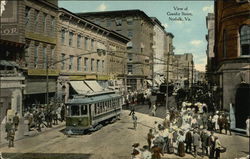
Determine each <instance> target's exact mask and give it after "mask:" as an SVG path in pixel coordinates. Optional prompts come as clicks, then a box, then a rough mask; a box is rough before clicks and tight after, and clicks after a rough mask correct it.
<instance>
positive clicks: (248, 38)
mask: <svg viewBox="0 0 250 159" xmlns="http://www.w3.org/2000/svg"><path fill="white" fill-rule="evenodd" d="M240 54H241V55H242V56H249V55H250V26H248V25H243V26H242V27H241V28H240Z"/></svg>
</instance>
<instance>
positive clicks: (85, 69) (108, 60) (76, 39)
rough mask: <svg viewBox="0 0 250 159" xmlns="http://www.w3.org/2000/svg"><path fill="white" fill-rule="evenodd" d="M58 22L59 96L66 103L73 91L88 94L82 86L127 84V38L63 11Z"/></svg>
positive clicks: (60, 10) (61, 9)
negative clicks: (111, 82) (110, 82)
mask: <svg viewBox="0 0 250 159" xmlns="http://www.w3.org/2000/svg"><path fill="white" fill-rule="evenodd" d="M58 19H59V22H58V36H57V37H58V39H57V52H58V58H57V61H59V62H57V63H58V64H57V68H58V69H60V76H59V78H58V97H60V98H61V97H62V98H65V99H64V100H65V101H66V100H67V99H68V98H69V95H71V94H72V93H73V92H72V90H77V89H81V88H83V90H81V91H82V92H83V91H87V90H84V86H83V85H85V84H87V86H90V87H91V86H92V90H93V91H95V88H94V87H97V85H98V84H100V85H102V87H107V86H108V80H111V81H117V82H118V81H120V82H122V83H123V85H126V79H125V78H126V76H125V75H126V73H127V72H126V65H127V61H126V57H127V52H126V49H127V43H128V42H129V41H130V39H128V38H127V37H125V36H123V35H121V34H119V33H117V32H114V31H111V30H108V29H106V28H103V27H101V26H100V25H97V24H95V23H93V22H91V21H89V20H86V19H85V18H81V17H79V16H78V15H76V14H74V13H72V12H70V11H68V10H66V9H63V8H60V9H59V16H58ZM83 80H84V81H85V82H83ZM90 80H91V81H90ZM91 83H92V84H91ZM94 83H95V85H93V84H94ZM118 83H119V82H118ZM81 85H82V86H81ZM72 88H73V89H72ZM85 88H86V86H85ZM78 91H79V90H78ZM96 91H97V90H96Z"/></svg>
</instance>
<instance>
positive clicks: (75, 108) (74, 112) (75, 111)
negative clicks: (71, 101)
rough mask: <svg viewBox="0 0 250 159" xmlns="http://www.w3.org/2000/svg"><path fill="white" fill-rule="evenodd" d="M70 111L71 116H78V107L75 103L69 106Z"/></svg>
mask: <svg viewBox="0 0 250 159" xmlns="http://www.w3.org/2000/svg"><path fill="white" fill-rule="evenodd" d="M70 112H71V116H79V115H80V111H79V107H78V106H76V105H72V106H71V110H70Z"/></svg>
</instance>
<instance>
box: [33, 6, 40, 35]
mask: <svg viewBox="0 0 250 159" xmlns="http://www.w3.org/2000/svg"><path fill="white" fill-rule="evenodd" d="M34 17H35V22H34V29H35V31H37V27H38V20H39V11H38V10H36V9H35V11H34Z"/></svg>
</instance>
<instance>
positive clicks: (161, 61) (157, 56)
mask: <svg viewBox="0 0 250 159" xmlns="http://www.w3.org/2000/svg"><path fill="white" fill-rule="evenodd" d="M151 19H152V20H153V22H154V36H153V43H154V45H153V49H154V52H153V61H154V62H153V76H154V78H153V79H154V81H153V84H155V83H157V84H158V85H160V84H161V83H163V82H164V78H165V73H166V72H165V65H166V63H167V58H166V51H167V50H165V46H166V45H167V41H166V39H165V37H166V35H167V33H166V31H165V28H164V26H162V25H161V22H160V21H159V20H158V19H157V18H156V17H151Z"/></svg>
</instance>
